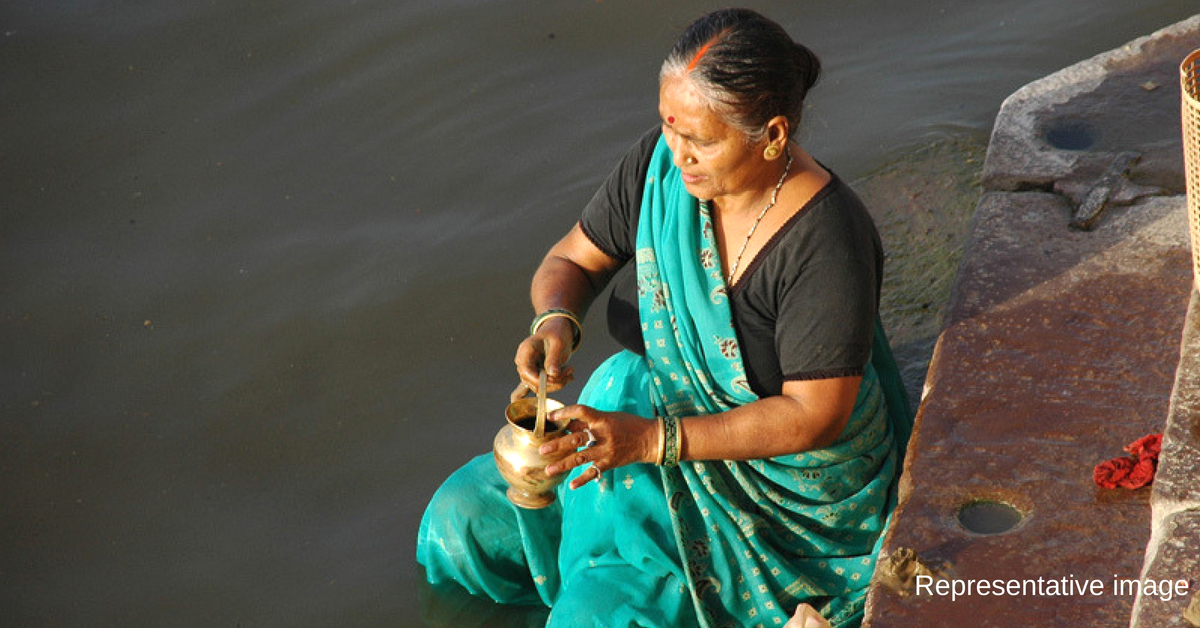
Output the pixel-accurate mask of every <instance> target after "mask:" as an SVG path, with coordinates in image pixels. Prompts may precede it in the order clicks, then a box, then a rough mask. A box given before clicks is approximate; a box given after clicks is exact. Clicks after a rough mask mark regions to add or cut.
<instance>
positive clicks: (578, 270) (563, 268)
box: [529, 225, 618, 319]
mask: <svg viewBox="0 0 1200 628" xmlns="http://www.w3.org/2000/svg"><path fill="white" fill-rule="evenodd" d="M617 266H618V263H617V261H616V260H614V259H612V258H611V257H608V256H607V255H606V254H604V252H603V251H601V250H600V249H598V248H596V245H594V244H592V241H591V240H589V239H588V238H587V236H586V235H584V233H583V229H581V228H580V226H579V225H575V227H574V228H573V229H571V231H570V233H568V234H567V235H566V236H565V237H564V238H563V239H562V240H560V241H559V242H558V243H557V244H555V245H554V246H553V247H552V248H551V249H550V252H548V253H547V254H546V257H545V258H543V259H542V263H541V265H540V266H538V269H537V272H536V273H534V275H533V282H532V284H531V286H530V290H529V296H530V300H531V301H532V303H533V309H534V311H535V312H544V311H546V310H550V309H555V308H561V309H566V310H570V311H571V312H573V313H575V314H576V315H577V316H579V318H581V319H582V318H583V315H584V313H586V312H587V309H588V307H589V306H590V305H591V303H592V300H593V299H595V298H596V295H598V294H599V293H600V291H601V290H603V289H604V286H605V285H606V284H607V282H608V279H609V278H610V277H611V276H612V273H613V272H614V271H615V270H616V268H617Z"/></svg>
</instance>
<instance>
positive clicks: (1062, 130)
mask: <svg viewBox="0 0 1200 628" xmlns="http://www.w3.org/2000/svg"><path fill="white" fill-rule="evenodd" d="M1042 139H1044V140H1046V143H1047V144H1049V145H1051V146H1053V147H1054V148H1057V149H1060V150H1087V149H1089V148H1091V147H1092V146H1093V145H1094V144H1095V143H1096V142H1097V141H1099V139H1100V131H1099V130H1098V129H1097V128H1096V127H1094V126H1092V125H1091V124H1090V123H1088V122H1084V121H1083V120H1078V119H1074V118H1063V119H1059V120H1052V121H1050V122H1049V123H1047V124H1046V126H1045V127H1044V128H1043V129H1042Z"/></svg>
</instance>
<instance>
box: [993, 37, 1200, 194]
mask: <svg viewBox="0 0 1200 628" xmlns="http://www.w3.org/2000/svg"><path fill="white" fill-rule="evenodd" d="M1198 47H1200V15H1198V16H1196V17H1193V18H1191V19H1189V20H1185V21H1183V22H1179V23H1177V24H1174V25H1172V26H1169V27H1167V28H1164V29H1162V30H1160V31H1158V32H1156V33H1154V34H1152V35H1149V36H1146V37H1143V38H1140V39H1137V40H1134V41H1132V42H1130V43H1129V44H1126V45H1125V46H1122V47H1120V48H1117V49H1115V50H1112V51H1109V52H1106V53H1104V54H1101V55H1098V56H1096V57H1093V58H1091V59H1088V60H1086V61H1082V62H1080V63H1077V64H1075V65H1073V66H1070V67H1068V68H1065V69H1063V70H1061V71H1059V72H1056V73H1054V74H1051V75H1049V76H1047V77H1045V78H1043V79H1041V80H1038V81H1035V82H1033V83H1030V84H1029V85H1026V86H1025V87H1023V88H1021V89H1020V90H1018V91H1016V92H1015V93H1013V94H1012V95H1011V96H1009V97H1008V99H1006V100H1005V101H1004V104H1003V105H1002V106H1001V109H1000V114H999V116H998V120H999V121H1000V122H1002V123H1000V122H998V123H997V125H996V127H995V129H994V131H993V133H992V139H991V143H990V145H989V148H988V156H987V161H986V163H985V165H984V170H983V183H984V187H985V188H987V189H993V190H1009V191H1017V190H1034V189H1037V190H1045V191H1050V190H1052V189H1054V188H1055V186H1059V187H1061V188H1063V189H1065V190H1070V191H1071V192H1072V194H1073V195H1078V194H1079V193H1080V192H1079V188H1080V187H1081V186H1085V185H1086V184H1087V182H1089V181H1092V180H1094V179H1095V178H1097V177H1099V176H1100V175H1101V174H1102V173H1103V172H1104V171H1105V169H1106V168H1107V167H1108V166H1109V165H1110V163H1111V161H1112V160H1113V158H1114V157H1115V156H1116V155H1117V154H1118V153H1120V152H1121V151H1135V152H1137V153H1138V154H1140V155H1141V160H1140V161H1139V163H1138V164H1137V165H1136V166H1135V167H1134V169H1133V172H1132V173H1131V174H1130V176H1129V181H1130V182H1131V183H1133V184H1140V185H1144V186H1150V187H1152V188H1162V189H1164V190H1165V191H1167V192H1168V193H1172V194H1181V193H1183V191H1184V185H1183V153H1182V144H1181V135H1180V130H1179V96H1180V91H1179V63H1180V62H1181V61H1182V60H1183V58H1184V57H1185V56H1187V54H1188V53H1190V52H1191V51H1192V50H1195V49H1196V48H1198ZM1076 202H1078V198H1076Z"/></svg>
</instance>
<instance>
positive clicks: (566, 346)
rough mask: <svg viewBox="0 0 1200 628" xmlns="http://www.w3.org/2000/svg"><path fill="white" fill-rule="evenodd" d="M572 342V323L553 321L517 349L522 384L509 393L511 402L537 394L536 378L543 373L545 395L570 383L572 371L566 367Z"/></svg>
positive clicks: (539, 328) (573, 374) (540, 328)
mask: <svg viewBox="0 0 1200 628" xmlns="http://www.w3.org/2000/svg"><path fill="white" fill-rule="evenodd" d="M574 339H575V330H574V327H573V323H571V321H570V320H569V319H566V318H562V317H559V318H552V319H550V320H547V321H546V322H544V323H542V325H541V327H538V330H537V333H535V334H533V335H532V336H529V337H528V338H526V339H525V340H524V341H522V342H521V344H520V345H518V346H517V356H516V358H515V359H514V360H513V362H515V363H516V365H517V375H518V376H519V377H520V378H521V383H520V384H519V385H518V386H517V389H516V390H514V391H513V392H512V395H511V397H512V399H511V400H512V401H516V400H517V399H520V398H521V397H524V396H525V395H526V394H528V393H530V392H537V387H538V375H539V374H540V373H541V371H542V369H545V370H546V392H554V391H556V390H560V389H561V388H562V387H563V386H566V385H567V384H569V383H571V380H572V379H574V377H575V369H574V368H572V367H570V366H567V364H566V362H567V359H568V358H570V357H571V344H572V342H573V341H574Z"/></svg>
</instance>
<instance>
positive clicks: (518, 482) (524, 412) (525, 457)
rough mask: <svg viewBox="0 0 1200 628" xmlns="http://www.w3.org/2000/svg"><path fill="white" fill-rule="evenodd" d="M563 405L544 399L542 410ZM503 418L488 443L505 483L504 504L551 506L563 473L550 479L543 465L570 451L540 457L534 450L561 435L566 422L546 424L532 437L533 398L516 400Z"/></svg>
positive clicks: (534, 402)
mask: <svg viewBox="0 0 1200 628" xmlns="http://www.w3.org/2000/svg"><path fill="white" fill-rule="evenodd" d="M561 407H563V404H561V403H559V402H557V401H554V400H553V399H547V400H546V410H547V411H550V410H555V409H558V408H561ZM504 418H505V419H507V420H508V424H507V425H505V426H504V427H502V428H500V432H499V433H497V434H496V440H495V441H494V442H493V443H492V453H493V454H495V456H496V467H497V468H498V469H500V475H501V476H503V477H504V481H505V482H508V486H509V488H508V492H507V495H508V501H510V502H512V503H514V504H516V505H518V506H520V507H521V508H530V509H536V508H545V507H546V506H549V505H550V504H553V503H554V487H556V486H558V485H559V484H560V483H561V482H562V481H563V479H564V478H566V476H567V474H565V473H560V474H558V475H556V476H554V477H550V476H548V475H546V465H548V464H550V463H552V462H556V461H558V460H561V459H563V458H565V457H567V455H569V454H571V453H572V452H571V451H565V452H560V453H558V454H555V455H552V456H543V455H542V454H539V453H538V448H539V447H541V446H542V445H543V444H545V443H547V442H549V441H551V440H554V439H555V438H558V437H559V436H562V435H563V434H564V433H565V431H566V427H567V423H568V421H566V420H562V421H550V420H547V421H546V430H545V433H544V434H543V435H542V438H540V439H539V438H536V437H535V436H534V423H535V421H536V418H537V399H534V398H532V397H527V398H525V399H518V400H516V401H514V402H512V403H510V404H508V407H507V408H505V410H504Z"/></svg>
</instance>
